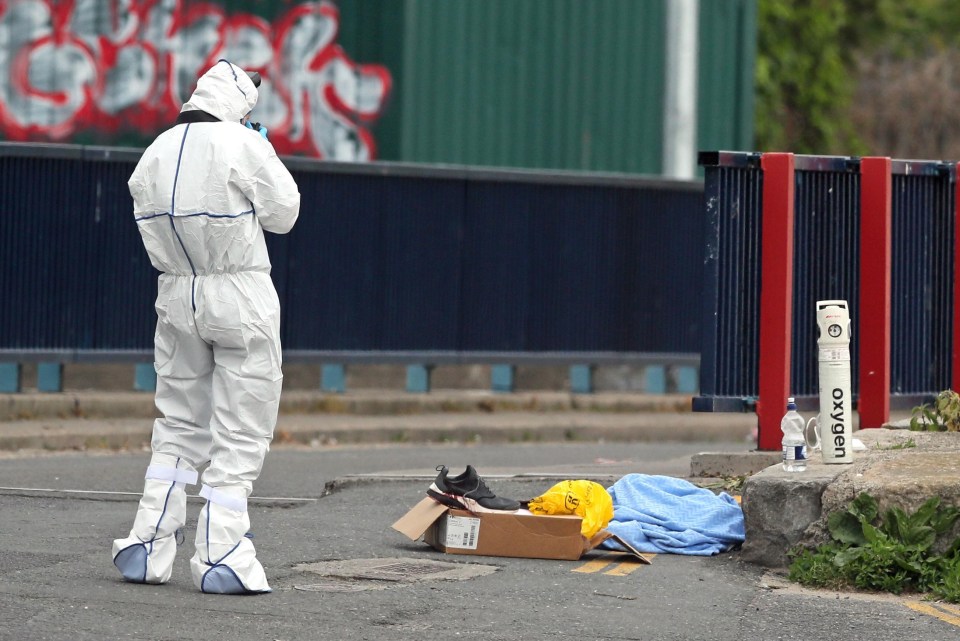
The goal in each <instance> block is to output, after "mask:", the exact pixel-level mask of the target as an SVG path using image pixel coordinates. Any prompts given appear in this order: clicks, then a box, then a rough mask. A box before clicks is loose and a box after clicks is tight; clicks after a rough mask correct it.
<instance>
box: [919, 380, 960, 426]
mask: <svg viewBox="0 0 960 641" xmlns="http://www.w3.org/2000/svg"><path fill="white" fill-rule="evenodd" d="M910 430H911V431H913V432H960V394H957V393H956V392H954V391H953V390H944V391H942V392H940V393H939V394H937V397H936V398H935V399H934V401H933V403H923V404H922V405H918V406H917V407H914V408H913V413H912V416H911V417H910Z"/></svg>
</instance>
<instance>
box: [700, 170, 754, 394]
mask: <svg viewBox="0 0 960 641" xmlns="http://www.w3.org/2000/svg"><path fill="white" fill-rule="evenodd" d="M700 163H701V164H702V165H704V166H705V168H706V169H705V176H704V212H705V218H704V227H705V231H704V252H703V264H704V287H703V307H702V321H701V328H702V332H703V348H702V352H701V359H700V394H701V396H700V397H699V398H697V399H694V408H695V409H697V410H707V411H710V410H717V411H738V410H742V409H744V407H745V406H744V401H745V400H747V399H750V398H753V397H756V395H757V393H758V390H759V382H758V378H757V364H758V363H759V359H760V236H761V231H762V216H761V214H762V204H763V202H762V201H763V172H762V171H761V169H760V155H759V154H745V153H744V154H736V153H734V154H726V153H724V154H702V155H701V158H700Z"/></svg>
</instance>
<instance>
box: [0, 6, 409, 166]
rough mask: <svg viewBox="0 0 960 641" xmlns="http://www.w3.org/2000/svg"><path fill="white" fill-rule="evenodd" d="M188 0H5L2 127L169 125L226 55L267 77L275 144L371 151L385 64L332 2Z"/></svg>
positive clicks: (53, 134) (262, 114) (0, 28)
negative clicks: (356, 47) (352, 49)
mask: <svg viewBox="0 0 960 641" xmlns="http://www.w3.org/2000/svg"><path fill="white" fill-rule="evenodd" d="M182 4H183V2H182V0H109V1H107V0H56V1H54V0H14V1H13V2H2V1H0V42H3V43H4V46H3V47H0V132H2V133H3V135H4V136H5V137H7V138H9V139H12V140H65V139H68V138H70V137H71V136H74V135H76V134H78V133H81V132H84V131H100V132H106V133H115V132H120V131H130V130H132V131H136V132H139V133H141V134H144V135H152V134H154V133H156V132H157V131H159V130H160V129H163V128H165V127H168V126H170V123H172V122H173V121H174V120H175V119H176V116H177V114H178V113H179V111H180V106H181V105H182V104H183V103H184V102H185V101H186V100H187V99H188V98H189V97H190V93H191V92H192V91H193V87H194V86H195V83H196V80H197V77H198V76H199V75H200V74H202V73H203V72H204V71H205V70H206V69H208V68H209V67H210V66H211V65H213V64H214V63H216V61H217V60H218V59H220V58H226V59H227V60H230V61H231V62H233V63H235V64H237V65H239V66H241V67H243V68H245V69H249V70H255V71H259V72H260V75H261V77H262V79H263V82H262V84H261V88H260V101H259V103H258V104H257V107H256V109H255V110H254V112H253V115H252V119H253V120H256V121H258V122H261V123H262V124H263V125H265V126H266V127H268V128H269V129H270V140H271V141H272V142H273V145H274V147H276V149H277V151H278V152H280V153H299V154H306V155H312V156H318V157H320V158H328V159H333V160H370V159H373V158H374V157H375V154H376V146H375V143H374V139H373V136H372V134H371V133H370V130H369V126H370V124H371V123H373V122H374V121H376V120H377V118H379V117H380V116H381V114H382V111H383V109H384V106H385V105H386V101H387V96H388V95H389V93H390V90H391V83H392V80H391V76H390V72H389V71H388V70H387V69H386V68H385V67H383V66H381V65H375V64H357V63H355V62H353V61H352V60H350V58H348V57H347V55H346V54H345V53H344V51H343V49H342V48H341V47H340V45H338V44H337V35H338V30H339V27H340V14H339V11H338V10H337V8H336V6H334V5H333V4H332V3H330V2H327V1H325V0H324V1H321V2H304V3H302V4H300V5H297V6H294V7H293V8H291V9H289V10H287V11H286V12H285V13H283V14H282V15H281V16H280V17H278V18H277V19H275V20H274V21H273V23H272V24H271V23H270V22H267V21H266V20H265V19H263V18H261V17H259V16H256V15H252V14H247V13H238V14H233V15H227V13H226V12H225V11H224V9H223V8H222V7H220V6H218V5H215V4H211V3H190V6H189V8H187V9H184V8H183V6H182Z"/></svg>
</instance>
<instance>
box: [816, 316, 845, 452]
mask: <svg viewBox="0 0 960 641" xmlns="http://www.w3.org/2000/svg"><path fill="white" fill-rule="evenodd" d="M817 328H818V330H819V338H818V339H817V348H818V350H817V351H818V358H817V360H818V362H819V369H820V415H819V420H818V423H819V429H820V451H821V453H822V454H823V462H824V463H852V462H853V408H852V405H853V399H852V398H851V397H850V312H849V310H848V308H847V301H845V300H820V301H817Z"/></svg>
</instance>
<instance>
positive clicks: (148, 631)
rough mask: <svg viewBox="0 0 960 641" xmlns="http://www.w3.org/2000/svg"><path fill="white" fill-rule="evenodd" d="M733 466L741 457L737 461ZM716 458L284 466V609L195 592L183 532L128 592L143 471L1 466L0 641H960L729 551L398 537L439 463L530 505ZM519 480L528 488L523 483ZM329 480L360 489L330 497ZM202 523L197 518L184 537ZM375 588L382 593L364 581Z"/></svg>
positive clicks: (270, 572) (362, 454) (258, 519)
mask: <svg viewBox="0 0 960 641" xmlns="http://www.w3.org/2000/svg"><path fill="white" fill-rule="evenodd" d="M738 448H739V449H740V450H742V449H743V444H736V443H731V444H729V446H728V449H730V450H731V451H732V450H736V449H738ZM723 449H724V447H723V446H722V445H718V444H716V443H712V444H709V445H706V444H697V443H676V444H637V445H632V444H622V443H618V444H589V443H575V444H557V445H546V444H543V445H496V446H493V445H491V446H484V445H473V446H466V447H465V446H430V447H424V446H419V447H413V446H395V447H370V448H318V449H314V450H311V449H305V448H304V449H275V450H274V451H273V452H271V453H270V455H269V456H268V458H267V463H266V465H265V467H264V471H263V475H262V477H261V480H260V481H259V482H258V483H257V485H256V487H255V492H254V495H255V496H257V497H261V498H260V499H259V500H253V501H251V521H252V527H253V532H254V535H255V537H256V538H255V542H256V545H257V549H258V554H259V557H260V559H261V561H262V562H263V564H264V566H265V569H266V572H267V576H268V578H269V580H270V582H271V585H272V586H273V588H274V592H273V593H272V594H269V595H261V596H253V597H224V596H214V595H204V594H200V593H199V592H198V591H196V589H195V588H194V587H193V584H192V581H191V579H190V575H189V567H188V560H189V556H190V554H192V541H193V534H194V532H193V530H192V528H191V526H189V525H188V528H187V530H188V531H187V532H186V543H185V544H184V545H183V546H181V549H180V550H179V552H178V557H177V561H176V564H175V567H174V575H173V578H172V580H171V582H170V583H168V584H167V585H164V586H144V585H134V584H129V583H124V582H123V581H121V580H120V577H119V574H118V573H117V571H116V569H115V568H114V567H113V565H112V563H111V560H110V544H111V541H112V540H113V539H114V538H116V537H119V536H123V535H125V534H126V532H127V531H128V530H129V527H130V524H131V522H132V519H133V515H134V511H135V508H136V500H137V494H138V492H139V490H140V488H141V486H142V478H143V471H144V468H145V465H146V462H147V457H148V455H147V454H146V453H142V452H139V453H127V454H103V453H72V454H49V453H47V454H41V453H37V454H28V455H24V454H20V455H18V456H7V457H5V458H3V459H0V487H2V488H3V489H0V639H3V640H6V639H11V640H13V639H16V640H33V639H38V640H39V639H56V640H60V639H62V640H71V641H85V640H88V639H89V640H93V639H96V640H102V639H150V640H160V639H163V640H167V639H169V640H179V639H220V638H229V639H231V641H239V640H245V639H266V640H284V641H293V640H300V639H303V640H312V639H322V640H333V641H341V640H343V641H346V640H355V639H356V640H361V639H369V640H371V641H381V640H383V641H387V640H395V639H437V640H448V639H489V640H514V639H529V640H547V639H549V640H551V641H558V640H560V639H618V640H619V639H644V640H651V641H655V640H672V639H684V640H688V639H689V640H693V639H698V640H699V639H706V640H718V641H755V640H756V641H761V640H763V641H765V640H777V639H784V640H791V639H797V640H801V639H802V640H804V641H807V640H808V639H818V640H829V639H837V640H840V639H843V640H844V641H850V640H851V639H870V640H871V641H909V640H912V639H916V640H918V641H919V640H923V641H935V640H937V639H943V640H948V639H958V638H960V627H958V626H960V610H956V609H953V610H951V609H950V608H948V607H947V606H943V605H941V604H932V603H926V602H922V601H920V600H919V599H916V598H911V597H892V596H872V595H859V594H847V593H843V594H838V593H835V592H813V591H806V590H801V589H798V588H797V587H795V586H792V585H790V584H788V583H786V582H785V581H783V580H782V578H781V577H779V576H777V575H775V574H770V573H766V572H764V571H763V570H762V569H760V568H756V567H754V566H750V565H747V564H744V563H742V562H741V560H740V557H739V554H738V553H737V552H735V551H734V552H729V553H724V554H720V555H718V556H714V557H691V556H680V555H658V556H656V557H654V558H653V563H652V565H649V566H639V565H634V564H632V563H628V562H625V561H624V559H623V558H622V557H613V556H610V555H604V554H603V553H596V554H592V555H591V556H589V557H587V558H584V559H581V560H580V561H545V560H532V559H507V558H492V557H463V556H453V555H444V554H441V553H439V552H436V551H433V550H432V549H430V548H428V547H426V546H425V545H424V544H423V543H420V542H413V541H409V540H407V539H406V538H404V537H403V536H402V535H400V534H399V533H397V532H395V531H393V530H392V529H391V528H390V525H391V524H392V523H393V522H394V521H395V520H396V519H397V518H399V517H400V516H402V515H403V514H404V513H405V512H406V510H407V509H408V508H409V507H411V506H412V505H414V504H415V503H416V502H417V501H419V500H420V498H422V496H423V495H424V494H423V493H424V490H425V489H426V483H428V482H429V479H430V477H431V476H432V475H434V474H435V472H434V471H433V469H434V467H436V465H439V464H445V465H448V466H449V467H450V469H451V471H453V472H454V473H456V472H458V471H459V470H462V468H463V465H465V464H466V463H472V464H473V465H475V466H476V467H477V468H478V469H479V470H480V472H481V473H482V474H484V475H485V476H489V479H488V480H489V481H490V485H491V486H493V488H494V489H495V490H496V491H497V492H498V493H499V494H501V495H504V496H513V497H515V498H529V497H532V496H536V495H537V494H539V493H541V492H542V491H543V490H545V489H546V488H547V487H549V483H550V481H549V478H550V477H551V476H553V475H556V474H561V475H562V474H563V472H564V471H569V472H571V476H573V475H574V472H576V473H577V474H575V475H576V476H577V477H580V478H588V477H590V476H596V477H598V478H599V477H616V475H617V474H620V473H625V472H627V471H632V472H642V473H648V474H666V475H671V476H685V475H686V473H687V470H688V468H689V457H690V455H692V454H694V453H696V452H699V451H704V450H710V451H721V450H723ZM458 468H459V469H458ZM516 473H529V474H531V476H529V477H526V478H516V477H510V475H511V474H516ZM378 474H379V475H380V476H376V475H378ZM348 475H350V476H348ZM363 475H371V476H366V477H365V476H363ZM334 479H348V480H347V481H346V482H340V483H338V484H337V485H336V489H335V490H334V491H333V492H332V493H331V494H328V495H326V496H324V487H325V485H326V483H327V482H329V481H333V480H334ZM192 490H193V491H195V490H196V488H192ZM191 493H192V492H191ZM200 507H201V503H200V501H199V500H196V499H191V500H190V502H189V504H188V513H189V518H190V519H193V520H195V519H196V517H197V514H198V513H199V510H200ZM424 562H434V563H436V562H440V563H451V564H454V565H453V568H454V569H455V570H456V571H458V572H461V573H462V574H463V577H462V580H442V581H441V580H431V571H430V568H429V567H426V568H425V567H424V566H423V564H424ZM331 567H335V568H339V570H338V571H337V572H333V573H332V572H331V571H330V568H331ZM344 569H346V570H347V571H344ZM371 572H374V574H376V572H379V573H380V576H381V578H380V579H378V580H373V579H369V578H360V577H361V575H363V576H369V575H370V573H371Z"/></svg>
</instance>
